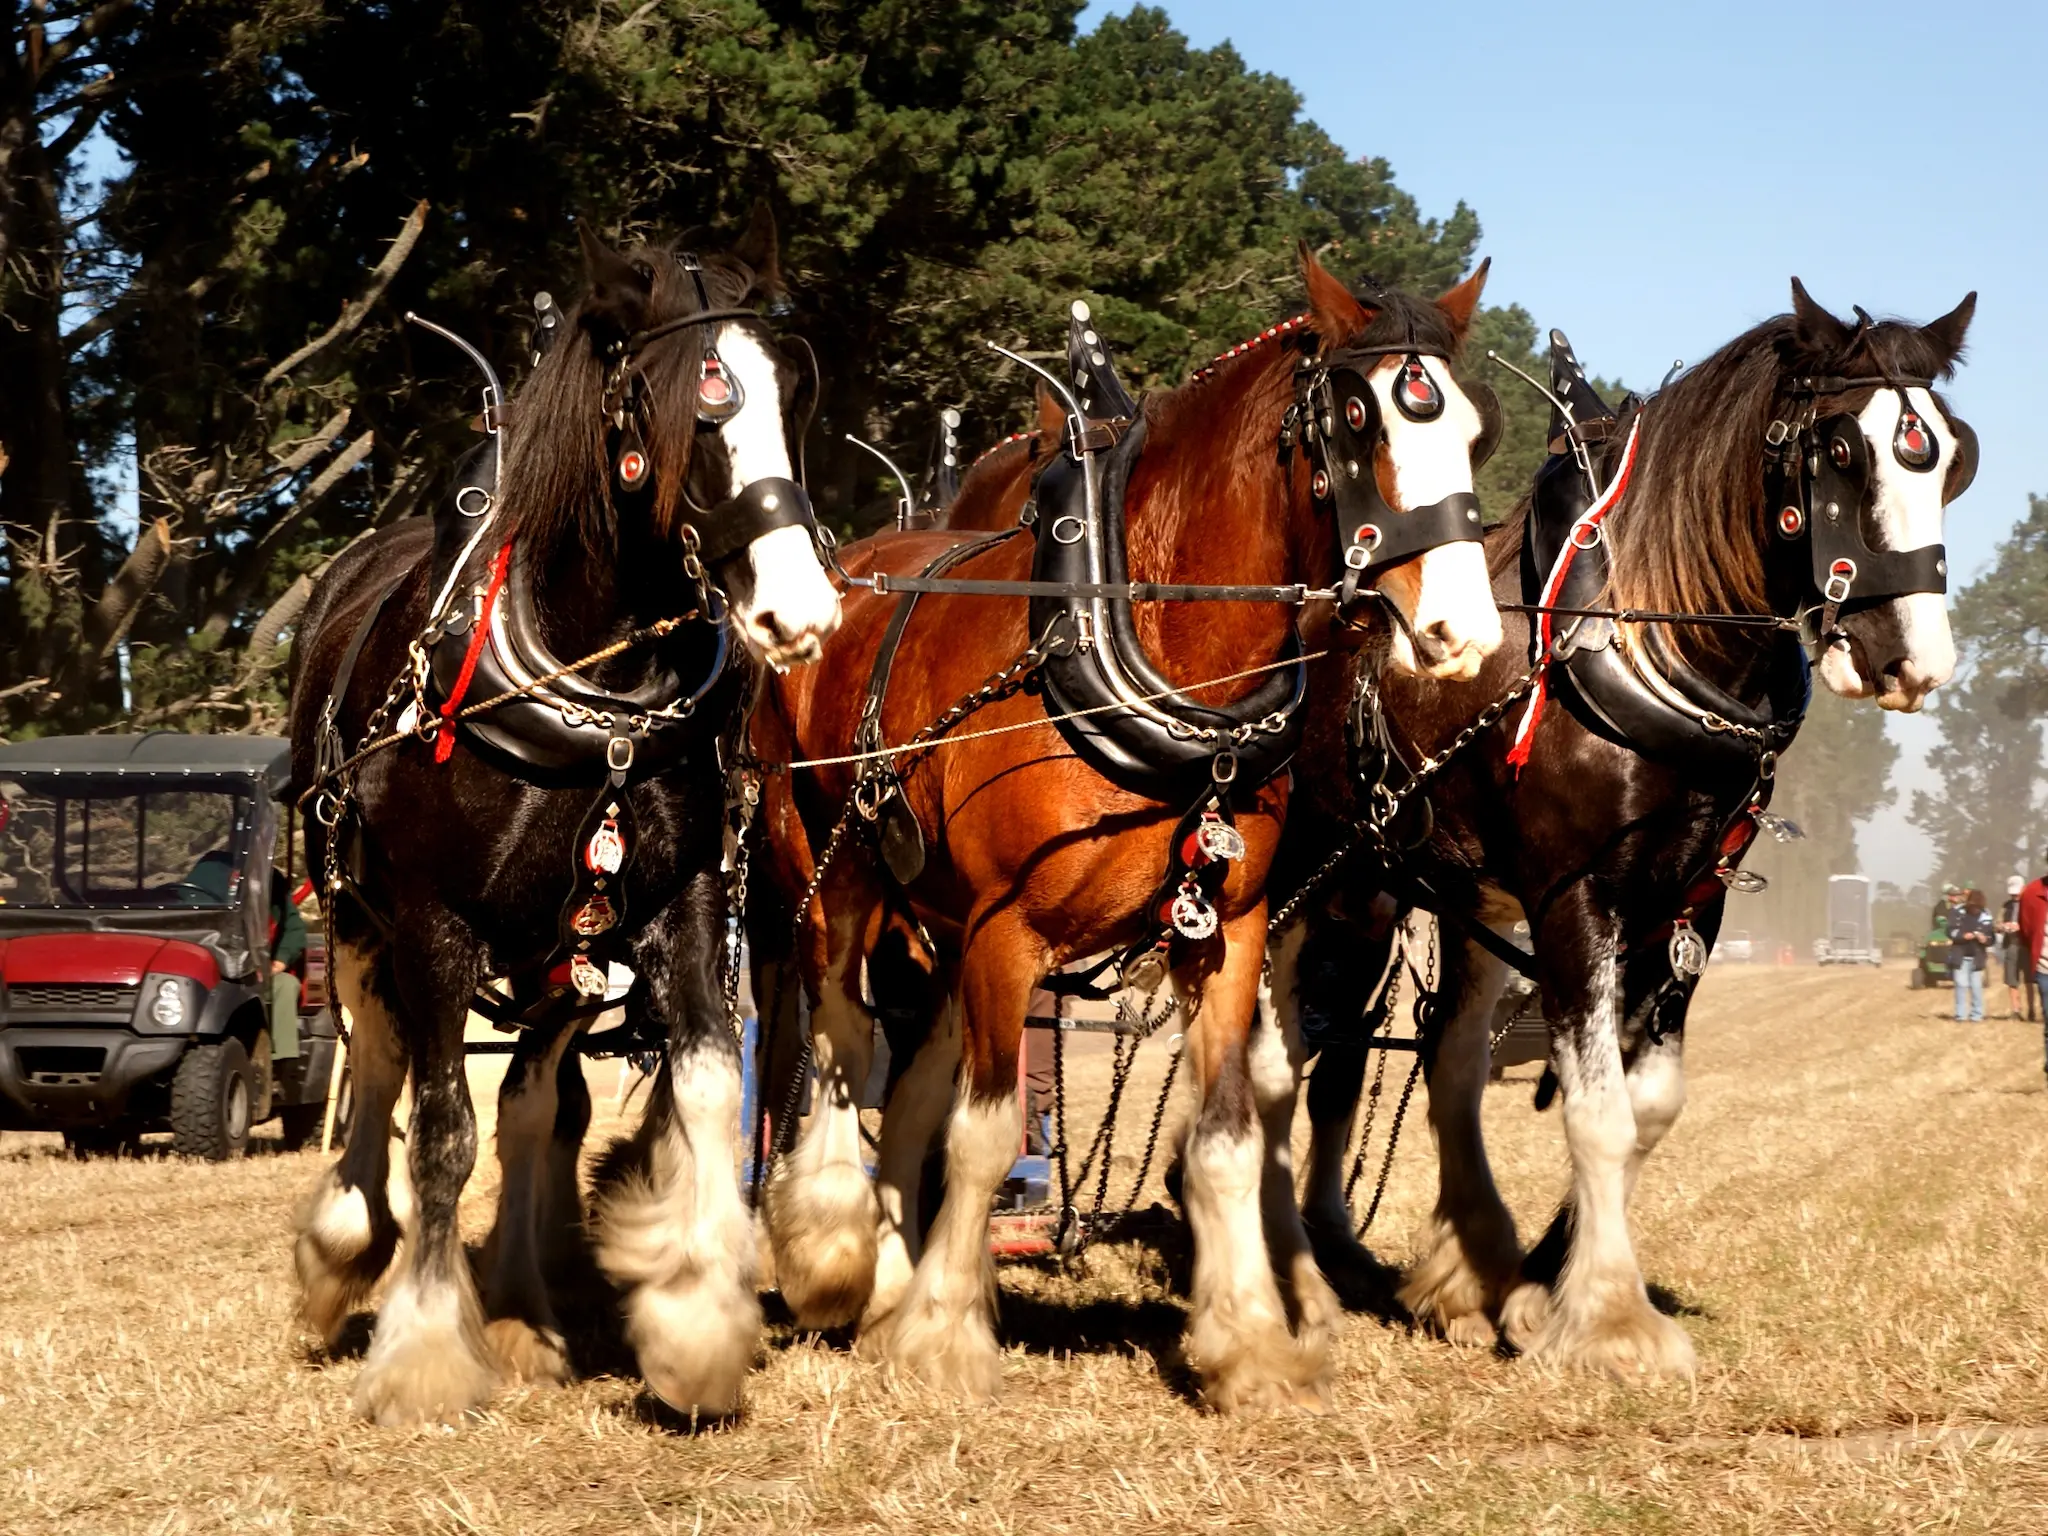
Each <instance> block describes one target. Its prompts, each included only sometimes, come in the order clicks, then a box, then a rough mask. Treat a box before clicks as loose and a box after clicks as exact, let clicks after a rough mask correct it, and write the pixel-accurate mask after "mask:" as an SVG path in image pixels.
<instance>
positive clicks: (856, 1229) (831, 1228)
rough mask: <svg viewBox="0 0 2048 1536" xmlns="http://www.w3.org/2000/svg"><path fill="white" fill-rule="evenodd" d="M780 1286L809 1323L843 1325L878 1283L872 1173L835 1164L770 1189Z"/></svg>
mask: <svg viewBox="0 0 2048 1536" xmlns="http://www.w3.org/2000/svg"><path fill="white" fill-rule="evenodd" d="M768 1238H769V1242H770V1244H771V1246H772V1248H773V1250H774V1254H775V1283H776V1288H777V1289H778V1290H780V1291H781V1292H782V1299H783V1301H784V1303H786V1304H787V1305H788V1307H789V1310H790V1311H791V1312H792V1313H793V1314H794V1315H795V1317H796V1320H797V1324H798V1326H799V1327H803V1328H838V1327H843V1326H844V1325H845V1324H847V1323H850V1322H852V1321H853V1320H854V1319H855V1318H857V1317H859V1316H860V1315H861V1312H862V1311H863V1310H864V1309H865V1308H866V1306H867V1302H868V1297H869V1295H870V1293H871V1292H872V1291H873V1289H874V1284H875V1248H876V1242H875V1193H874V1187H873V1186H872V1185H871V1184H870V1183H869V1182H868V1177H867V1174H866V1173H865V1172H864V1171H863V1170H861V1169H859V1168H854V1167H847V1166H843V1165H833V1166H830V1167H827V1168H823V1169H820V1170H819V1171H818V1172H816V1173H814V1174H812V1175H810V1176H808V1177H797V1176H792V1177H790V1178H787V1179H782V1180H778V1181H777V1182H775V1183H773V1184H771V1185H770V1186H769V1190H768Z"/></svg>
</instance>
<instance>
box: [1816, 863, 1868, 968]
mask: <svg viewBox="0 0 2048 1536" xmlns="http://www.w3.org/2000/svg"><path fill="white" fill-rule="evenodd" d="M1813 958H1814V959H1815V960H1817V961H1819V962H1820V963H1821V964H1822V965H1877V964H1879V963H1880V962H1881V961H1882V959H1883V955H1882V953H1881V952H1880V950H1879V949H1878V945H1877V935H1876V934H1875V933H1874V932H1872V931H1871V919H1870V882H1869V881H1868V880H1866V879H1864V878H1863V876H1861V875H1830V876H1828V933H1827V937H1826V938H1824V939H1815V940H1814V941H1813Z"/></svg>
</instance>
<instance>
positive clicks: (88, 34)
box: [36, 0, 135, 83]
mask: <svg viewBox="0 0 2048 1536" xmlns="http://www.w3.org/2000/svg"><path fill="white" fill-rule="evenodd" d="M134 9H135V0H103V3H102V4H100V5H96V6H94V7H93V9H92V13H91V14H90V15H89V16H87V17H86V18H85V19H84V20H83V21H81V22H79V24H78V25H77V26H75V27H73V28H72V29H71V30H70V31H69V32H66V33H65V34H64V36H63V37H62V38H60V39H59V40H58V41H57V42H55V43H53V44H51V45H50V46H49V47H48V48H46V49H45V50H44V51H43V57H42V61H41V68H39V69H38V70H37V71H36V79H37V81H38V82H39V83H40V82H41V81H42V80H43V79H44V78H46V77H47V76H48V75H49V73H50V71H51V70H53V69H55V68H56V67H57V66H58V65H59V64H62V63H63V62H64V61H65V60H66V59H68V58H70V57H71V55H73V54H74V53H76V52H78V50H79V49H81V48H83V47H84V46H85V45H86V44H87V43H92V42H98V41H99V40H100V39H101V38H103V37H109V36H111V35H112V34H113V33H114V32H115V31H116V30H117V28H118V27H123V26H128V25H131V24H132V23H133V22H134V20H135V18H134V16H133V15H131V14H129V13H130V12H132V11H133V10H134Z"/></svg>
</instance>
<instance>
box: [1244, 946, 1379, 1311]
mask: <svg viewBox="0 0 2048 1536" xmlns="http://www.w3.org/2000/svg"><path fill="white" fill-rule="evenodd" d="M1394 926H1395V925H1394V923H1393V921H1392V918H1391V917H1389V918H1388V919H1387V920H1386V921H1385V922H1384V923H1382V924H1380V925H1379V927H1378V928H1377V929H1368V930H1361V928H1360V927H1359V926H1358V925H1357V924H1354V923H1351V922H1348V921H1345V920H1344V919H1342V918H1340V917H1338V916H1336V915H1334V914H1332V913H1331V912H1329V911H1327V910H1325V909H1323V908H1320V907H1311V908H1310V910H1309V911H1308V913H1307V914H1306V915H1305V916H1304V917H1303V919H1302V921H1301V922H1300V923H1299V924H1298V925H1297V926H1296V928H1295V930H1293V932H1291V933H1290V934H1288V935H1285V936H1283V937H1282V939H1281V940H1280V942H1278V943H1275V944H1273V945H1272V946H1271V954H1272V956H1273V962H1274V963H1273V979H1272V988H1271V990H1272V994H1273V1001H1274V1005H1275V1007H1276V1008H1278V1009H1279V1010H1281V1017H1282V1019H1283V1020H1289V1021H1291V1022H1290V1023H1289V1027H1290V1028H1294V1029H1296V1030H1297V1031H1298V1032H1299V1033H1300V1034H1302V1035H1303V1036H1304V1037H1305V1038H1304V1042H1303V1047H1302V1048H1303V1051H1304V1053H1306V1052H1307V1051H1308V1050H1309V1049H1310V1048H1311V1045H1312V1044H1313V1047H1314V1050H1315V1058H1316V1064H1315V1070H1314V1071H1313V1072H1312V1073H1310V1074H1309V1079H1308V1095H1307V1097H1308V1121H1309V1144H1308V1174H1307V1178H1306V1179H1305V1180H1304V1187H1303V1190H1302V1197H1301V1215H1302V1224H1303V1227H1304V1229H1305V1230H1306V1232H1307V1233H1308V1239H1309V1243H1310V1245H1311V1246H1312V1247H1313V1249H1314V1251H1315V1256H1316V1260H1317V1262H1318V1263H1319V1264H1320V1265H1321V1267H1322V1270H1323V1273H1324V1274H1326V1275H1329V1276H1331V1277H1333V1278H1335V1279H1337V1280H1338V1281H1339V1282H1340V1283H1341V1284H1342V1286H1343V1288H1344V1289H1345V1290H1346V1291H1347V1292H1349V1293H1351V1294H1353V1295H1359V1296H1363V1295H1368V1294H1373V1293H1380V1294H1384V1291H1385V1288H1386V1279H1387V1271H1386V1269H1385V1267H1384V1266H1382V1265H1381V1264H1380V1263H1379V1261H1378V1260H1377V1259H1375V1258H1374V1257H1373V1256H1372V1254H1371V1253H1370V1252H1368V1251H1367V1250H1366V1248H1365V1245H1364V1244H1362V1243H1361V1242H1359V1240H1358V1235H1357V1232H1356V1230H1355V1228H1356V1218H1354V1217H1353V1215H1352V1213H1351V1201H1350V1198H1349V1196H1348V1195H1347V1193H1346V1191H1345V1188H1344V1183H1345V1153H1346V1152H1347V1151H1348V1150H1349V1149H1350V1141H1351V1127H1352V1124H1353V1122H1354V1121H1355V1120H1356V1119H1357V1115H1358V1097H1359V1094H1360V1092H1361V1091H1362V1090H1363V1089H1364V1087H1365V1068H1366V1062H1367V1059H1368V1058H1369V1057H1370V1055H1371V1050H1370V1048H1369V1047H1368V1046H1367V1045H1366V1043H1365V1031H1366V1025H1365V1023H1364V1022H1363V1015H1364V1012H1365V1004H1366V1002H1367V1001H1369V1000H1370V999H1371V998H1372V997H1373V996H1375V995H1376V994H1377V991H1378V987H1379V986H1383V985H1384V984H1385V981H1384V978H1385V974H1386V969H1387V962H1388V960H1389V958H1390V957H1391V954H1392V950H1393V943H1392V937H1393V933H1394ZM1295 933H1298V934H1299V935H1300V937H1299V939H1295V938H1294V934H1295ZM1361 954H1362V956H1363V960H1364V963H1363V964H1360V963H1359V960H1358V958H1357V957H1359V956H1360V955H1361ZM1340 955H1341V958H1339V957H1340ZM1361 978H1363V979H1364V980H1365V981H1366V983H1367V985H1366V989H1365V992H1364V994H1363V995H1361V992H1360V981H1361ZM1374 978H1379V981H1378V983H1377V985H1375V984H1374V982H1373V979H1374Z"/></svg>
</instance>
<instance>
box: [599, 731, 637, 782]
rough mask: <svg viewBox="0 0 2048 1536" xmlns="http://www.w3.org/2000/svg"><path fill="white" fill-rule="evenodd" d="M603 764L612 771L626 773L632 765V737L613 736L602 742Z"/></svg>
mask: <svg viewBox="0 0 2048 1536" xmlns="http://www.w3.org/2000/svg"><path fill="white" fill-rule="evenodd" d="M604 765H605V767H607V768H609V769H610V770H611V771H612V772H613V773H626V772H628V771H629V770H630V769H631V768H632V766H633V738H632V737H630V736H614V737H612V739H611V740H610V741H607V742H606V743H605V744H604Z"/></svg>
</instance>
